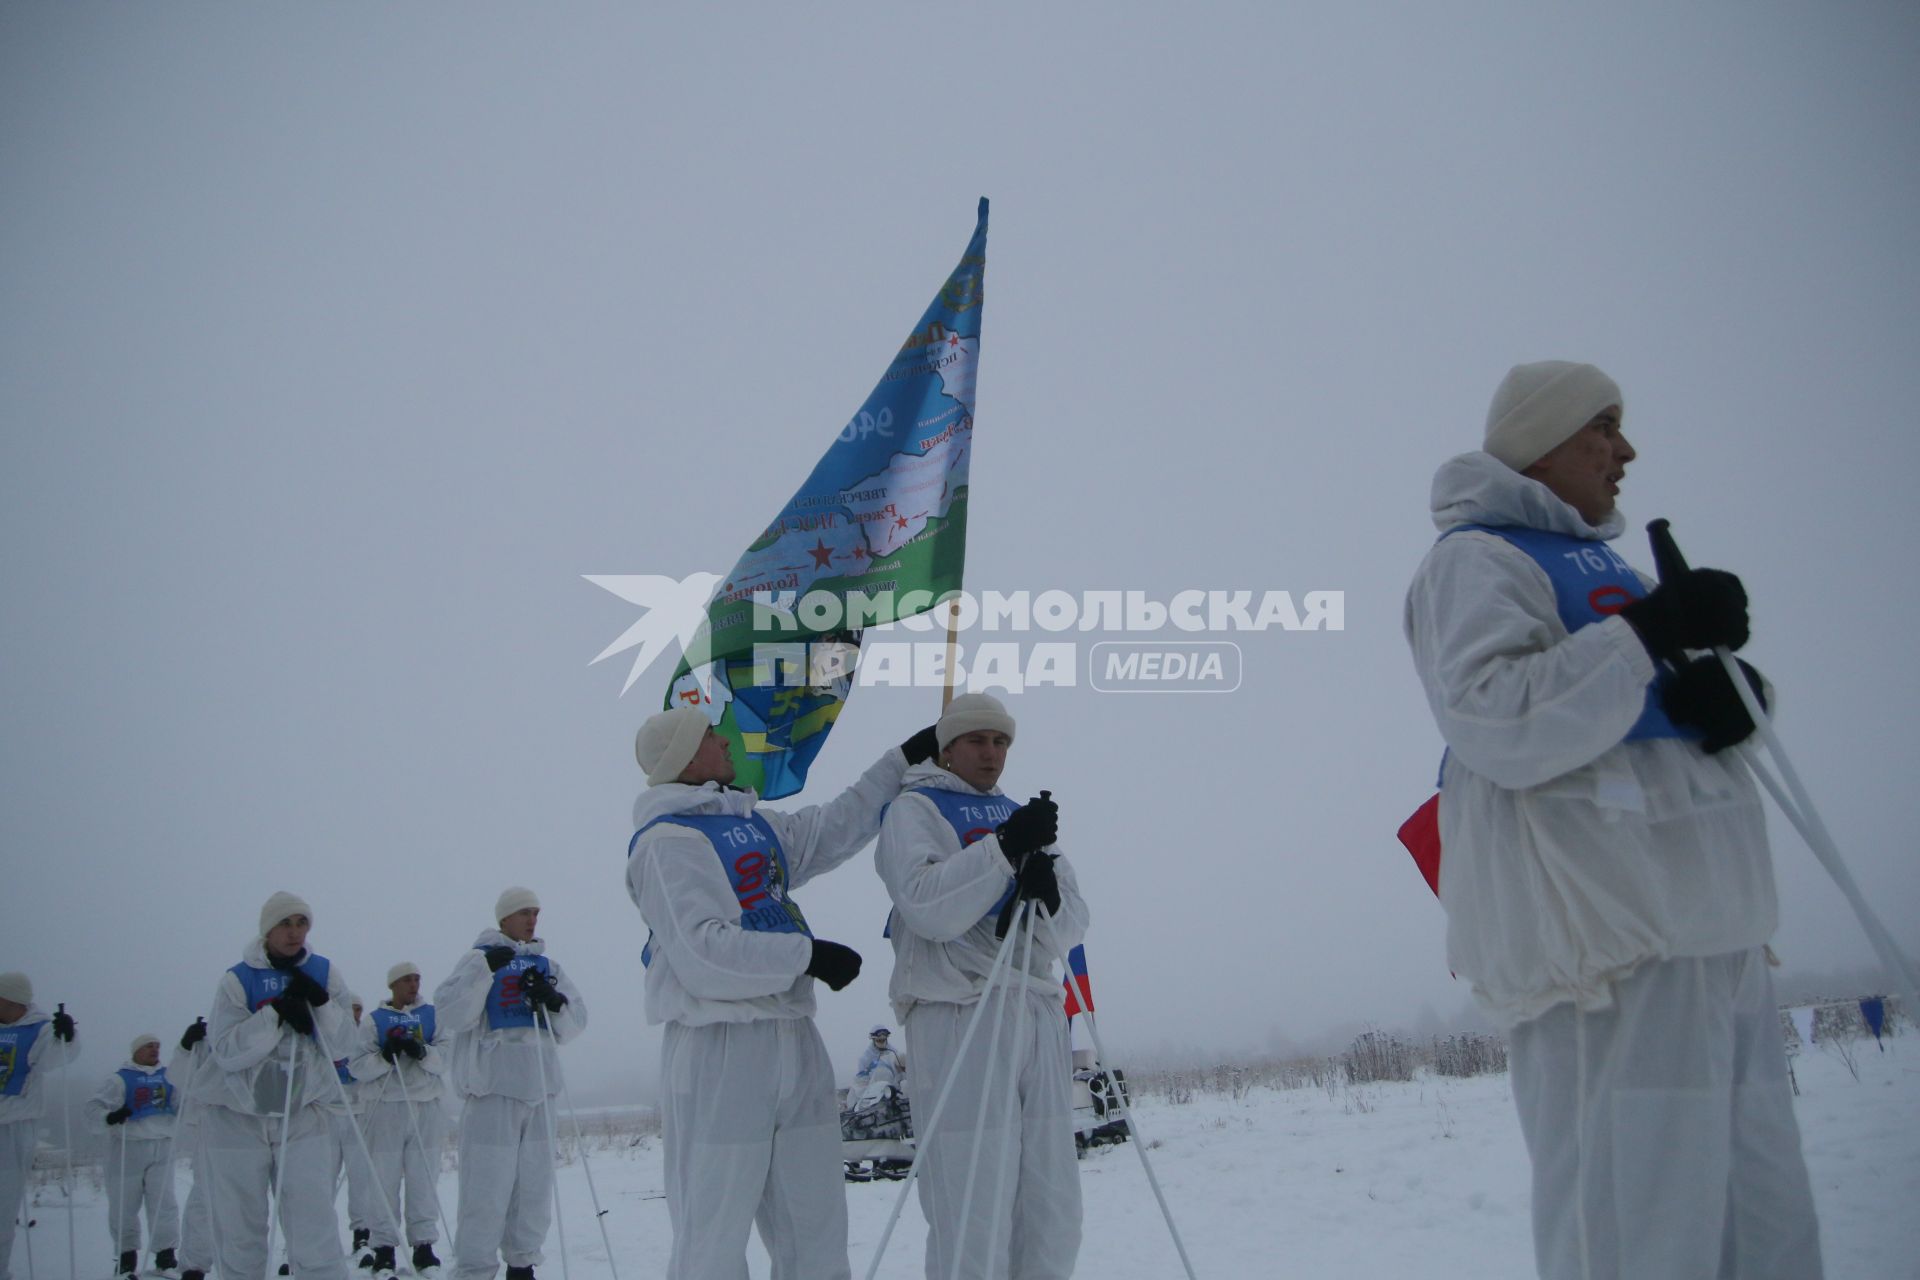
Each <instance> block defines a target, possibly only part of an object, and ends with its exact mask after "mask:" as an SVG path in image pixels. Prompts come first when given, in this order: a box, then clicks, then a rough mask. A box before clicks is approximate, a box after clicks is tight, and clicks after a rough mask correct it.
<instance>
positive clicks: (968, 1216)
mask: <svg viewBox="0 0 1920 1280" xmlns="http://www.w3.org/2000/svg"><path fill="white" fill-rule="evenodd" d="M1031 918H1032V913H1031V912H1030V911H1029V910H1028V908H1027V904H1026V902H1025V901H1024V900H1022V899H1019V898H1015V900H1014V912H1013V920H1012V924H1013V928H1012V929H1011V931H1009V932H1008V934H1007V941H1008V942H1009V943H1013V942H1018V941H1019V939H1020V926H1021V925H1022V924H1024V923H1026V921H1028V920H1029V919H1031ZM1004 977H1005V979H1006V980H1005V982H1003V983H1002V984H1001V987H1000V1012H999V1013H998V1014H996V1015H995V1016H994V1019H993V1034H992V1035H991V1036H989V1037H987V1078H986V1079H985V1080H984V1081H982V1082H981V1085H980V1105H979V1107H978V1108H976V1109H975V1111H974V1118H973V1145H972V1148H971V1149H970V1150H969V1151H968V1152H967V1184H966V1190H965V1191H964V1192H963V1193H962V1194H961V1196H960V1229H961V1231H962V1233H963V1234H962V1235H961V1237H960V1239H959V1240H958V1241H956V1242H955V1248H954V1251H953V1264H952V1265H951V1266H950V1267H949V1268H948V1269H947V1280H957V1277H958V1276H959V1275H960V1262H961V1259H962V1257H963V1255H964V1254H965V1253H966V1248H965V1241H966V1236H965V1235H964V1232H965V1230H966V1226H967V1223H968V1222H970V1221H971V1220H972V1219H973V1184H974V1178H975V1175H977V1174H978V1173H979V1172H980V1139H981V1136H982V1135H983V1134H985V1132H986V1128H987V1104H988V1102H989V1101H990V1100H991V1099H992V1097H993V1077H994V1076H995V1074H997V1072H998V1069H999V1066H1000V1029H1001V1028H1002V1027H1004V1026H1005V1025H1006V1024H1007V1019H1008V1017H1009V1014H1010V1011H1009V1009H1008V1008H1007V1001H1008V999H1009V997H1010V996H1011V995H1012V993H1013V984H1014V972H1013V957H1012V954H1011V953H1009V954H1008V957H1007V972H1006V974H1005V975H1004ZM959 1073H960V1060H959V1059H958V1058H956V1059H955V1060H954V1064H953V1074H954V1075H956V1076H957V1075H958V1074H959ZM928 1136H929V1137H931V1136H932V1135H931V1134H929V1135H928ZM928 1230H932V1224H931V1223H929V1224H928ZM987 1265H988V1270H989V1273H991V1270H992V1265H993V1264H992V1260H991V1258H989V1260H988V1264H987Z"/></svg>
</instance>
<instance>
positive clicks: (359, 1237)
mask: <svg viewBox="0 0 1920 1280" xmlns="http://www.w3.org/2000/svg"><path fill="white" fill-rule="evenodd" d="M372 1238H373V1232H372V1231H370V1230H369V1229H367V1228H366V1227H358V1228H355V1230H354V1233H353V1251H354V1252H355V1253H359V1252H360V1251H361V1250H362V1249H364V1248H366V1247H367V1241H369V1240H371V1239H372Z"/></svg>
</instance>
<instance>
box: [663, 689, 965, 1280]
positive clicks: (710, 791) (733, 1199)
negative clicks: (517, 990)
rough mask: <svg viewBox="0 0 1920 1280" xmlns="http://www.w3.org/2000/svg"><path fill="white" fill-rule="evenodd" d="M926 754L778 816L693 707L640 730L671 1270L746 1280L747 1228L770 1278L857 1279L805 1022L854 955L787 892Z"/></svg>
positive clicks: (823, 1090)
mask: <svg viewBox="0 0 1920 1280" xmlns="http://www.w3.org/2000/svg"><path fill="white" fill-rule="evenodd" d="M933 748H934V744H933V730H932V728H931V727H929V728H927V729H923V730H921V732H920V733H918V734H916V735H914V737H912V738H910V739H908V740H907V742H905V743H903V744H902V745H901V746H900V748H899V749H898V750H888V751H887V752H886V753H885V754H883V755H882V756H881V757H880V759H879V760H878V761H876V762H875V763H874V765H873V767H872V768H870V769H868V770H867V772H866V773H865V774H864V775H863V776H862V777H861V778H860V780H859V781H858V782H856V783H854V784H853V786H851V787H849V788H848V789H847V790H846V791H844V792H843V793H841V794H840V795H839V796H838V797H836V798H835V799H833V800H831V801H829V802H828V803H826V804H823V805H816V806H813V807H811V808H806V809H801V810H798V811H796V812H794V813H778V812H775V811H773V810H771V809H761V808H759V807H758V801H759V797H758V796H757V795H755V794H754V793H753V792H752V791H744V790H739V789H737V788H734V787H732V786H730V785H729V784H730V783H732V781H733V777H734V765H733V760H732V757H731V755H730V754H729V752H728V744H727V740H726V739H725V738H723V737H721V736H720V735H719V734H718V733H717V732H715V731H714V730H713V729H712V728H710V727H709V725H708V723H707V718H706V715H705V714H704V713H703V712H701V711H699V710H697V709H695V708H692V707H675V708H673V709H672V710H668V711H662V712H660V713H659V714H657V715H655V716H653V717H651V718H650V719H649V720H648V721H647V722H646V723H645V724H644V725H642V726H641V728H640V731H639V733H638V735H637V736H636V737H635V740H634V755H635V758H636V759H638V760H639V762H640V767H641V768H642V769H643V770H645V771H646V774H647V789H646V790H645V791H643V792H641V794H640V796H639V798H638V799H637V800H635V801H634V806H633V820H634V826H635V827H636V828H637V830H636V831H635V832H634V836H633V839H632V841H631V842H630V843H629V844H628V846H627V852H628V857H627V892H628V893H629V894H630V895H631V896H632V898H633V901H634V904H635V905H636V906H638V907H639V908H640V914H641V915H642V916H643V917H644V918H645V920H646V922H647V925H648V927H649V929H650V930H651V931H652V934H651V937H650V938H649V940H648V943H647V949H646V951H645V952H644V953H643V959H644V960H645V962H646V965H647V976H646V984H647V1021H648V1022H649V1023H656V1024H657V1023H662V1022H664V1023H666V1024H667V1029H666V1035H665V1040H664V1044H663V1046H662V1050H661V1071H660V1076H661V1081H662V1085H661V1094H662V1099H663V1101H662V1112H661V1134H662V1138H663V1140H664V1142H665V1144H666V1181H667V1215H668V1218H669V1220H670V1221H671V1222H672V1224H673V1253H672V1257H671V1259H670V1261H669V1262H668V1264H667V1275H668V1277H669V1278H670V1280H715V1278H718V1277H727V1278H728V1280H732V1278H733V1277H744V1276H745V1275H746V1272H747V1263H746V1253H747V1232H748V1228H749V1226H750V1225H751V1224H753V1223H755V1222H757V1223H758V1224H759V1228H760V1241H761V1243H762V1244H764V1245H765V1246H766V1249H767V1252H768V1254H769V1255H771V1257H772V1259H773V1277H774V1280H837V1278H843V1277H846V1276H848V1275H850V1274H851V1273H850V1270H849V1267H848V1264H847V1200H846V1189H845V1184H844V1183H843V1182H842V1180H841V1164H840V1121H839V1112H838V1109H837V1107H836V1105H835V1102H834V1079H833V1065H832V1063H831V1061H830V1060H829V1059H828V1057H827V1050H826V1046H825V1044H823V1043H822V1042H821V1039H820V1033H819V1032H818V1031H817V1030H815V1029H814V1025H813V1011H814V993H813V984H814V980H815V979H816V978H818V979H820V980H821V981H823V982H825V983H826V984H827V985H828V986H830V987H832V988H833V989H834V990H835V991H838V990H840V989H841V988H842V987H845V986H846V985H847V984H848V983H849V982H851V981H853V979H854V977H855V976H856V975H857V974H858V973H859V972H860V957H859V955H858V954H857V953H856V952H854V951H853V949H852V948H850V947H845V946H842V945H840V944H839V943H837V942H827V941H823V940H820V939H816V938H814V937H813V934H812V931H811V930H809V929H808V928H807V923H806V919H805V917H804V916H802V915H801V913H800V907H799V904H798V903H796V902H794V901H793V899H792V897H791V896H790V895H791V893H792V891H793V890H794V889H796V888H798V887H799V886H801V885H803V884H805V883H806V882H807V881H809V880H811V879H813V878H814V877H815V876H818V875H821V874H823V873H825V872H827V871H831V870H832V869H833V868H835V867H837V866H839V865H840V864H841V863H843V862H845V861H846V860H847V859H848V858H850V857H852V856H853V855H854V854H855V853H857V852H858V851H859V850H860V849H861V848H862V847H864V846H865V845H866V843H867V842H868V841H869V840H871V839H873V835H874V832H876V831H878V830H879V829H880V815H881V813H882V811H883V809H884V807H885V806H886V804H887V803H888V802H889V801H891V800H892V799H893V798H894V797H895V796H896V795H897V794H899V790H900V779H901V777H902V776H903V775H904V774H905V773H906V770H907V766H908V765H909V764H910V763H912V762H913V761H914V760H916V759H925V758H926V757H927V756H930V755H931V754H932V753H933Z"/></svg>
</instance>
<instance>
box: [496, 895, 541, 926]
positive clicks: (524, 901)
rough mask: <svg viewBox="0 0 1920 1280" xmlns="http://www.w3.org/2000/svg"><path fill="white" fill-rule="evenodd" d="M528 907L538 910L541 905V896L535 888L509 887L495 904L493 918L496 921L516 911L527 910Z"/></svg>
mask: <svg viewBox="0 0 1920 1280" xmlns="http://www.w3.org/2000/svg"><path fill="white" fill-rule="evenodd" d="M528 907H532V908H534V909H535V910H536V911H537V910H539V907H540V898H539V896H538V895H537V894H535V893H534V891H533V890H531V889H521V888H518V887H515V888H512V889H508V890H506V891H505V892H504V893H502V894H501V895H500V900H499V901H498V902H495V903H494V904H493V918H494V920H495V921H496V922H498V921H501V920H505V919H506V918H507V917H508V916H510V915H512V914H513V913H514V912H516V911H525V910H526V909H527V908H528Z"/></svg>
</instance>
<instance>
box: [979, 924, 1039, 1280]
mask: <svg viewBox="0 0 1920 1280" xmlns="http://www.w3.org/2000/svg"><path fill="white" fill-rule="evenodd" d="M1043 910H1045V908H1044V907H1043V906H1042V905H1041V904H1040V903H1038V902H1031V903H1029V904H1028V906H1027V945H1026V949H1025V950H1024V951H1023V952H1022V953H1021V956H1020V975H1019V976H1020V978H1021V982H1020V995H1019V997H1018V998H1019V1001H1020V1004H1019V1007H1018V1008H1016V1009H1015V1010H1014V1023H1013V1025H1014V1032H1013V1045H1012V1048H1011V1053H1012V1056H1013V1059H1014V1062H1016V1063H1017V1062H1018V1061H1019V1060H1020V1056H1021V1055H1022V1054H1023V1053H1027V1052H1030V1049H1029V1048H1028V1047H1027V1046H1028V1039H1027V1026H1028V1024H1029V1023H1030V1022H1032V1021H1033V1010H1032V1008H1031V993H1029V992H1028V991H1027V990H1026V981H1025V979H1026V976H1027V975H1028V974H1030V973H1032V972H1033V935H1034V931H1035V929H1036V928H1037V927H1038V926H1039V923H1040V913H1041V911H1043ZM1013 987H1014V984H1013V983H1012V982H1011V981H1009V982H1008V983H1007V986H1006V990H1007V992H1008V993H1009V994H1011V993H1012V991H1013ZM1008 1066H1009V1070H1008V1073H1007V1074H1008V1079H1007V1086H1008V1088H1009V1089H1010V1090H1012V1091H1013V1092H1014V1094H1015V1097H1014V1117H1015V1123H1019V1121H1020V1099H1019V1096H1018V1094H1019V1089H1020V1078H1019V1068H1018V1067H1016V1066H1014V1065H1013V1064H1012V1063H1009V1064H1008ZM976 1140H977V1139H976ZM1011 1145H1012V1144H1010V1143H1003V1144H1001V1147H1000V1157H999V1159H997V1160H995V1161H994V1163H993V1193H994V1195H995V1196H997V1197H1000V1198H1001V1200H1002V1201H1003V1202H1004V1201H1005V1198H1006V1193H1007V1156H1008V1155H1010V1154H1011V1151H1010V1150H1009V1148H1010V1147H1011ZM990 1221H991V1223H992V1225H991V1226H990V1227H989V1228H988V1229H987V1265H988V1266H989V1267H994V1266H997V1265H998V1264H997V1263H996V1262H995V1261H994V1259H996V1258H998V1257H999V1256H1000V1213H999V1211H998V1209H997V1208H996V1209H995V1210H994V1212H993V1213H992V1214H991V1215H990Z"/></svg>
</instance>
